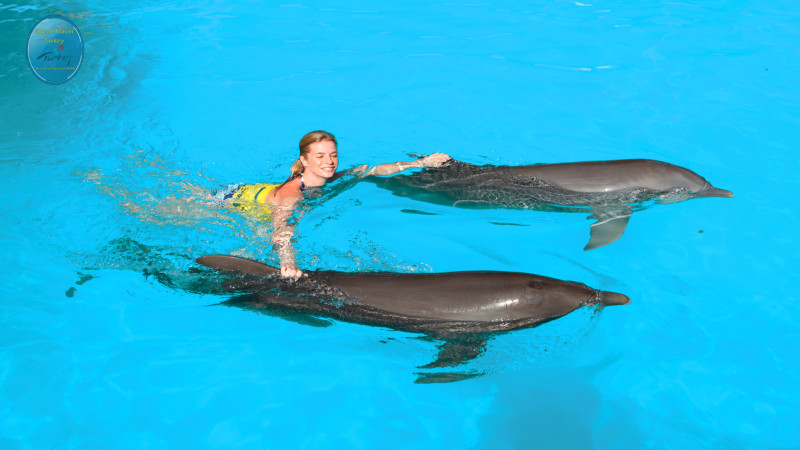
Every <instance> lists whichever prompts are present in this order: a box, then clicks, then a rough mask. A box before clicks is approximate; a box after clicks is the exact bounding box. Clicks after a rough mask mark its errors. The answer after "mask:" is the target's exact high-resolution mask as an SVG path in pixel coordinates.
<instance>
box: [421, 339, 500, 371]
mask: <svg viewBox="0 0 800 450" xmlns="http://www.w3.org/2000/svg"><path fill="white" fill-rule="evenodd" d="M486 342H487V337H486V336H483V335H477V336H459V337H457V338H453V339H448V340H445V341H443V342H442V343H441V344H440V345H439V346H438V348H439V354H438V355H436V359H435V360H434V361H433V362H430V363H428V364H425V365H424V366H419V368H420V369H437V368H440V367H452V366H458V365H461V364H464V363H465V362H467V361H470V360H472V359H475V358H477V357H478V356H480V355H481V354H483V353H484V352H486Z"/></svg>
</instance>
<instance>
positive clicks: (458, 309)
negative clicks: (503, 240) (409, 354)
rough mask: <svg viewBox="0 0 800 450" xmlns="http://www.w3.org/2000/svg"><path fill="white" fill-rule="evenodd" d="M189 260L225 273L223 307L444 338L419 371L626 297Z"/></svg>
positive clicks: (516, 279) (491, 278) (481, 281)
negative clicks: (497, 337) (501, 336)
mask: <svg viewBox="0 0 800 450" xmlns="http://www.w3.org/2000/svg"><path fill="white" fill-rule="evenodd" d="M196 261H197V263H198V264H201V265H203V266H206V267H209V268H211V269H214V270H217V271H222V272H228V273H230V274H233V276H231V277H229V278H228V279H227V280H226V282H225V286H226V287H225V289H224V290H227V291H228V292H238V293H244V295H241V296H239V297H234V298H233V299H231V300H229V301H227V302H225V304H227V305H230V306H239V307H243V308H247V309H252V310H261V311H267V312H274V313H277V314H278V315H281V316H282V317H286V316H287V314H289V313H291V314H297V315H308V316H315V317H327V318H332V319H336V320H341V321H345V322H354V323H360V324H366V325H373V326H381V327H388V328H393V329H397V330H402V331H409V332H416V333H423V334H426V335H427V336H428V337H430V338H432V339H437V340H444V341H445V343H444V344H443V345H441V346H440V347H439V348H440V354H439V356H438V359H437V361H435V362H433V363H431V364H428V365H427V366H423V367H424V368H432V367H446V366H451V365H458V364H460V363H462V362H464V361H465V360H466V359H471V358H474V357H476V356H478V355H480V354H481V353H482V351H483V348H485V345H486V339H488V338H489V337H490V336H491V335H492V333H498V332H505V331H511V330H516V329H521V328H529V327H534V326H537V325H540V324H542V323H544V322H547V321H550V320H554V319H557V318H559V317H562V316H564V315H566V314H569V313H570V312H572V311H574V310H576V309H578V308H581V307H583V306H587V305H595V306H598V307H599V306H611V305H626V304H628V303H630V299H629V298H628V297H627V296H625V295H623V294H619V293H616V292H608V291H600V290H597V289H593V288H590V287H588V286H586V285H585V284H581V283H576V282H572V281H562V280H558V279H555V278H548V277H543V276H540V275H532V274H528V273H514V272H491V271H478V272H449V273H411V274H409V273H387V272H365V273H347V272H336V271H316V272H309V273H308V277H304V278H301V279H300V280H298V281H293V280H286V279H284V278H281V277H280V270H279V269H277V268H275V267H272V266H268V265H266V264H262V263H259V262H257V261H252V260H249V259H245V258H240V257H236V256H230V255H207V256H201V257H199V258H197V260H196Z"/></svg>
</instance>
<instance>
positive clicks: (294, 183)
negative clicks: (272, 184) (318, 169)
mask: <svg viewBox="0 0 800 450" xmlns="http://www.w3.org/2000/svg"><path fill="white" fill-rule="evenodd" d="M300 183H301V180H300V177H297V178H294V179H293V180H290V181H287V182H286V183H285V184H284V185H283V186H279V187H277V188H275V190H273V191H272V192H271V193H270V195H269V198H268V199H267V200H268V201H269V202H270V203H274V204H276V205H282V204H286V203H294V202H296V201H298V200H300V199H302V198H303V193H302V192H300Z"/></svg>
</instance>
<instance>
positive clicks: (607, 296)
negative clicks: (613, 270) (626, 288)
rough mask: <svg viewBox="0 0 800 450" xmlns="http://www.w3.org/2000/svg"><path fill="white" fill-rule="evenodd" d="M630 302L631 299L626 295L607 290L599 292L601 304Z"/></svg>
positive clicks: (624, 303)
mask: <svg viewBox="0 0 800 450" xmlns="http://www.w3.org/2000/svg"><path fill="white" fill-rule="evenodd" d="M630 302H631V299H629V298H628V296H627V295H623V294H618V293H616V292H608V291H603V292H601V293H600V303H602V304H603V306H612V305H627V304H628V303H630Z"/></svg>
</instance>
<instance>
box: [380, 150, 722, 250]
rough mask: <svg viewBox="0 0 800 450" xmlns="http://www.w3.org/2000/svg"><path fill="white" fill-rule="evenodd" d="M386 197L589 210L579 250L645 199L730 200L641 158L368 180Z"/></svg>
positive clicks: (682, 171) (595, 243)
mask: <svg viewBox="0 0 800 450" xmlns="http://www.w3.org/2000/svg"><path fill="white" fill-rule="evenodd" d="M367 180H369V181H371V182H373V183H375V184H377V185H378V186H380V187H383V188H386V189H389V190H391V191H392V192H393V193H394V194H396V195H400V196H405V197H410V198H413V199H416V200H421V201H427V202H430V203H436V204H440V205H448V206H457V207H463V208H497V207H500V208H515V209H533V210H539V211H555V212H583V213H589V214H590V216H589V217H590V218H591V219H596V222H594V223H593V224H592V228H591V239H590V240H589V243H588V244H587V245H586V247H585V248H584V250H591V249H594V248H598V247H602V246H604V245H608V244H610V243H612V242H614V241H616V240H617V239H619V238H620V237H621V236H622V234H623V233H624V232H625V227H626V226H627V224H628V220H629V219H630V216H631V213H632V212H633V211H634V210H641V209H644V208H645V207H646V204H645V203H646V202H658V203H674V202H679V201H683V200H688V199H691V198H697V197H733V194H732V193H731V192H730V191H726V190H724V189H717V188H715V187H713V186H711V184H710V183H709V182H708V181H706V179H705V178H703V177H701V176H700V175H698V174H696V173H694V172H692V171H691V170H689V169H686V168H683V167H680V166H676V165H673V164H669V163H665V162H661V161H654V160H649V159H629V160H617V161H589V162H575V163H561V164H538V165H531V166H476V165H472V164H467V163H463V162H460V161H453V162H452V163H450V164H447V165H445V166H442V167H439V168H428V169H425V170H423V171H420V172H417V173H412V174H408V175H395V176H393V177H386V178H384V177H376V176H371V177H368V178H367Z"/></svg>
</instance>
